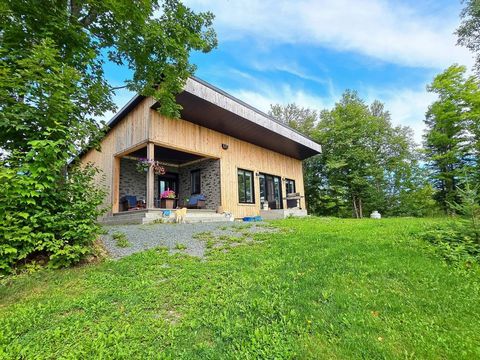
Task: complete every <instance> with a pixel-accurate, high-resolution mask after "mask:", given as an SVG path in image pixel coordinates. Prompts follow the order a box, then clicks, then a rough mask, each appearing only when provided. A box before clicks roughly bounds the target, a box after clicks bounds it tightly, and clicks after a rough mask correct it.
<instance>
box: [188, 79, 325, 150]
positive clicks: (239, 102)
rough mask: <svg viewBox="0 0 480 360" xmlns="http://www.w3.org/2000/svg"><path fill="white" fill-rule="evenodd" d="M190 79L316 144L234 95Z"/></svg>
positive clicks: (198, 80) (202, 81) (206, 83)
mask: <svg viewBox="0 0 480 360" xmlns="http://www.w3.org/2000/svg"><path fill="white" fill-rule="evenodd" d="M190 78H191V79H192V80H195V81H197V82H199V83H200V84H202V85H204V86H206V87H208V88H210V89H212V90H213V91H216V92H218V93H220V94H222V95H223V96H225V97H227V98H229V99H230V100H233V101H235V102H236V103H238V104H240V105H242V106H245V107H246V108H248V109H250V110H252V111H254V112H256V113H257V114H259V115H261V116H263V117H266V118H267V119H269V120H272V121H274V122H276V123H277V124H279V125H281V126H283V127H284V128H287V129H288V130H291V131H293V132H296V133H297V134H298V135H301V136H303V137H304V138H306V139H308V140H310V141H313V142H315V143H316V141H315V140H314V139H312V138H311V137H309V136H307V135H305V134H303V133H301V132H300V131H298V130H296V129H294V128H292V127H290V126H288V125H286V124H284V123H283V122H281V121H280V120H278V119H276V118H274V117H273V116H271V115H269V114H267V113H264V112H263V111H261V110H259V109H257V108H256V107H254V106H252V105H249V104H247V103H246V102H244V101H242V100H240V99H238V98H236V97H235V96H233V95H231V94H229V93H227V92H226V91H224V90H222V89H220V88H218V87H216V86H215V85H212V84H210V83H208V82H206V81H205V80H202V79H199V78H197V77H196V76H190Z"/></svg>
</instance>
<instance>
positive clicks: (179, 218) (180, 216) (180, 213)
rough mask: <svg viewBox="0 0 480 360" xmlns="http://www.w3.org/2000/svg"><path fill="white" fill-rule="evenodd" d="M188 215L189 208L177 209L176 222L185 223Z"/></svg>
mask: <svg viewBox="0 0 480 360" xmlns="http://www.w3.org/2000/svg"><path fill="white" fill-rule="evenodd" d="M186 216H187V208H186V207H184V208H181V209H178V210H177V211H175V222H176V223H177V224H185V217H186Z"/></svg>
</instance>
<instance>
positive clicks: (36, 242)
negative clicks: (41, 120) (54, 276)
mask: <svg viewBox="0 0 480 360" xmlns="http://www.w3.org/2000/svg"><path fill="white" fill-rule="evenodd" d="M31 146H32V149H31V150H30V151H29V152H28V153H27V154H26V156H25V154H21V155H19V156H21V159H22V161H18V162H16V161H15V156H16V155H15V154H13V155H12V156H11V157H10V159H9V163H8V164H5V163H2V164H1V165H2V166H1V167H0V187H1V188H2V196H0V272H7V273H8V272H12V271H13V270H14V268H15V267H16V266H17V265H21V264H26V263H28V262H30V261H32V260H38V259H42V260H43V261H44V262H47V263H48V266H49V267H53V268H58V267H64V266H68V265H71V264H73V263H76V262H78V261H80V260H81V259H82V258H83V257H84V256H85V255H87V254H89V253H91V252H92V244H93V242H94V241H95V239H96V237H97V235H98V234H99V233H100V231H101V228H100V227H99V225H98V224H97V218H98V216H99V215H101V214H102V213H103V211H104V209H102V208H100V207H99V206H100V205H101V204H102V202H103V199H104V196H105V192H104V191H103V190H102V189H97V188H96V187H95V186H94V182H93V180H94V177H95V176H98V170H97V169H95V168H94V167H92V166H90V165H88V166H86V167H83V168H81V167H78V166H74V167H72V168H70V169H68V171H66V168H65V167H62V166H61V164H63V161H62V159H61V156H58V152H59V151H61V146H59V144H57V142H56V141H48V140H42V141H34V142H32V143H31ZM39 149H40V150H39ZM62 168H63V171H62V170H61V169H62Z"/></svg>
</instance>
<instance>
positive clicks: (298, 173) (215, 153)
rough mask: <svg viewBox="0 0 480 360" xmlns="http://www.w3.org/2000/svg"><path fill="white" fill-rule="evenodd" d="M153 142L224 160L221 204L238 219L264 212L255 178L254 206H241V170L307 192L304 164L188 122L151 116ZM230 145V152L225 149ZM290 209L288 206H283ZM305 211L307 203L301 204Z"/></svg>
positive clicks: (222, 162)
mask: <svg viewBox="0 0 480 360" xmlns="http://www.w3.org/2000/svg"><path fill="white" fill-rule="evenodd" d="M149 140H150V141H152V142H154V143H155V144H158V145H161V146H165V147H173V148H176V149H179V150H182V151H187V152H192V153H196V154H199V155H204V156H210V157H215V158H219V159H220V176H221V181H220V184H221V202H222V206H223V209H224V211H228V212H231V213H233V214H234V216H235V217H243V216H251V215H258V214H259V212H260V201H259V199H260V186H259V180H258V177H257V176H255V177H254V180H255V183H254V190H255V203H254V204H240V203H239V202H238V178H237V169H238V168H241V169H246V170H251V171H253V172H254V173H256V172H263V173H267V174H272V175H277V176H280V177H282V178H288V179H292V180H295V184H296V188H297V192H300V193H301V194H302V195H304V194H305V192H304V185H303V173H302V162H301V161H300V160H297V159H294V158H291V157H288V156H285V155H282V154H279V153H277V152H274V151H271V150H268V149H265V148H262V147H259V146H256V145H253V144H250V143H247V142H245V141H242V140H238V139H236V138H233V137H231V136H228V135H225V134H222V133H219V132H217V131H214V130H210V129H207V128H204V127H201V126H199V125H195V124H193V123H191V122H188V121H185V120H173V119H167V118H165V117H163V116H161V115H160V114H159V113H157V112H152V114H151V136H150V139H149ZM222 144H227V145H228V149H227V150H224V149H222ZM282 195H283V197H285V182H284V181H282ZM283 206H284V207H286V202H285V201H284V202H283ZM301 206H302V208H305V199H303V198H302V200H301Z"/></svg>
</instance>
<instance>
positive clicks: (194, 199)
mask: <svg viewBox="0 0 480 360" xmlns="http://www.w3.org/2000/svg"><path fill="white" fill-rule="evenodd" d="M186 208H187V209H205V195H202V194H198V195H192V196H190V199H189V200H188V203H187V204H186Z"/></svg>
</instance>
